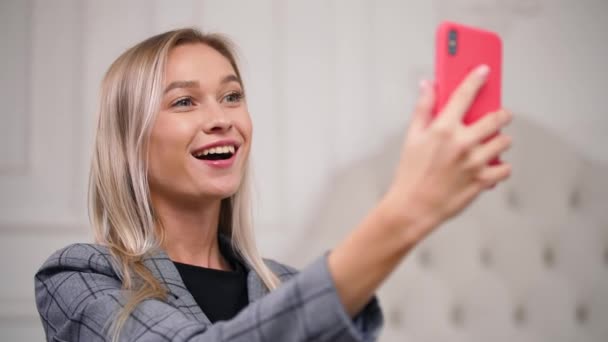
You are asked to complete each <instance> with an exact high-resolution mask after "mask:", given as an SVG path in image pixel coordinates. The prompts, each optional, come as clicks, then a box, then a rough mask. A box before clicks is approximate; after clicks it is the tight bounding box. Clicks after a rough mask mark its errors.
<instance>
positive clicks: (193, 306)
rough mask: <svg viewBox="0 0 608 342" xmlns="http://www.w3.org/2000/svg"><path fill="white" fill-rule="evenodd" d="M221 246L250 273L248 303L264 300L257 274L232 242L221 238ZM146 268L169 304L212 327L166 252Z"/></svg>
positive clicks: (151, 259)
mask: <svg viewBox="0 0 608 342" xmlns="http://www.w3.org/2000/svg"><path fill="white" fill-rule="evenodd" d="M219 244H220V249H221V251H222V253H223V254H224V257H226V258H229V259H231V260H233V261H237V262H239V263H240V264H241V265H243V267H244V268H245V272H246V273H247V296H248V297H249V303H252V302H254V301H256V300H258V299H260V298H262V297H264V296H265V295H266V294H267V293H268V290H267V289H266V286H265V285H264V283H263V282H262V279H261V278H260V277H259V276H258V274H257V273H256V272H255V271H254V270H253V269H252V268H251V267H250V266H249V264H248V263H247V262H245V261H244V260H243V259H242V258H241V257H240V256H238V255H237V253H235V252H234V250H233V249H232V244H231V242H230V239H229V238H227V237H225V236H224V235H222V234H220V235H219ZM144 265H145V266H146V267H147V268H148V269H149V270H150V271H151V272H152V274H153V275H154V277H155V278H156V279H158V280H159V281H160V283H161V284H162V285H164V286H165V288H167V289H168V290H169V294H168V298H167V302H168V303H169V304H171V305H173V306H175V307H176V308H178V309H179V310H180V311H181V312H182V313H184V314H185V315H186V316H188V317H191V318H193V319H195V320H197V321H199V322H202V323H206V324H212V323H211V321H210V320H209V318H208V317H207V315H205V313H204V312H203V311H202V310H201V308H200V307H199V306H198V304H197V303H196V301H195V300H194V297H192V294H191V293H190V291H188V289H187V288H186V285H185V284H184V281H183V280H182V277H181V276H180V274H179V271H178V270H177V267H175V264H173V261H171V259H169V256H168V255H167V253H165V251H164V250H162V249H159V250H158V251H157V252H156V253H155V254H154V255H151V256H148V257H146V258H144Z"/></svg>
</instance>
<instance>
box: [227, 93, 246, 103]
mask: <svg viewBox="0 0 608 342" xmlns="http://www.w3.org/2000/svg"><path fill="white" fill-rule="evenodd" d="M242 98H243V94H242V93H239V92H236V91H235V92H232V93H230V94H228V95H226V97H225V98H224V99H225V100H226V101H228V103H238V102H240V101H241V99H242Z"/></svg>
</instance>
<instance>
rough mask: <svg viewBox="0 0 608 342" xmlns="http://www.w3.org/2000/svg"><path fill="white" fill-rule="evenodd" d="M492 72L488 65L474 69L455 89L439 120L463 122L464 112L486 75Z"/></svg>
mask: <svg viewBox="0 0 608 342" xmlns="http://www.w3.org/2000/svg"><path fill="white" fill-rule="evenodd" d="M489 72H490V69H489V68H488V66H487V65H480V66H478V67H477V68H475V69H473V71H471V72H470V73H469V74H468V75H467V77H466V78H465V79H464V80H463V81H462V82H461V83H460V85H459V86H458V88H456V90H454V92H453V93H452V95H451V96H450V99H449V100H448V103H447V104H446V105H445V107H444V108H443V109H442V110H441V115H439V118H438V120H437V121H445V122H450V123H455V122H458V123H460V122H462V118H463V117H464V114H465V113H466V112H467V111H468V109H469V107H470V106H471V103H473V100H474V99H475V97H476V96H477V92H478V91H479V89H481V87H482V86H483V84H484V83H485V81H486V76H487V75H488V73H489Z"/></svg>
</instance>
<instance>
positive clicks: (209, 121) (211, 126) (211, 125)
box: [203, 105, 232, 133]
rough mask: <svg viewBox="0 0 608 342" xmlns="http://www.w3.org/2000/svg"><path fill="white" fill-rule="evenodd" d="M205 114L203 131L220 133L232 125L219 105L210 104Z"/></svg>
mask: <svg viewBox="0 0 608 342" xmlns="http://www.w3.org/2000/svg"><path fill="white" fill-rule="evenodd" d="M210 107H212V108H208V112H207V113H206V114H207V115H205V117H206V118H205V123H204V126H203V129H204V131H205V133H221V132H225V131H228V130H229V129H230V128H231V127H232V120H230V118H229V117H228V116H226V114H225V113H224V110H223V109H222V108H221V107H220V106H219V105H214V106H210Z"/></svg>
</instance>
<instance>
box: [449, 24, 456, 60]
mask: <svg viewBox="0 0 608 342" xmlns="http://www.w3.org/2000/svg"><path fill="white" fill-rule="evenodd" d="M457 51H458V31H456V30H454V29H451V30H450V31H448V53H449V54H450V55H452V56H454V55H456V52H457Z"/></svg>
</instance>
